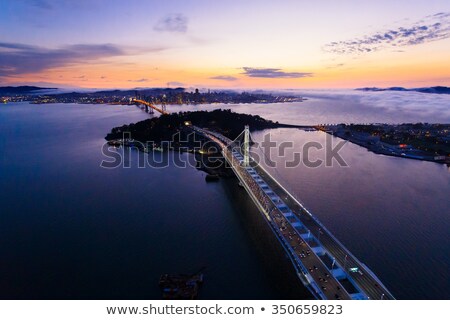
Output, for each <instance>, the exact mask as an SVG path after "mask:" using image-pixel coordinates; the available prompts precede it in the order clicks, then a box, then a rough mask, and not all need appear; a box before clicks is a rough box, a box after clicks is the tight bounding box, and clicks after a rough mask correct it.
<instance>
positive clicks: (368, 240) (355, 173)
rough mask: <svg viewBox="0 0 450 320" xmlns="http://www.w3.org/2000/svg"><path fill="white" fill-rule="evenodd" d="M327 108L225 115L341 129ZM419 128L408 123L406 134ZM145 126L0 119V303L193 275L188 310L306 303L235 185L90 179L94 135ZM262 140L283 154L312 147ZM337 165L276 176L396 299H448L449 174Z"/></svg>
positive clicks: (359, 113) (430, 168) (122, 118)
mask: <svg viewBox="0 0 450 320" xmlns="http://www.w3.org/2000/svg"><path fill="white" fill-rule="evenodd" d="M326 103H327V100H320V99H319V100H315V99H312V100H310V101H307V102H304V103H303V104H276V105H238V106H231V105H227V106H225V107H227V108H232V109H235V111H238V112H246V113H253V114H260V115H262V116H264V117H267V118H270V119H272V120H277V121H280V122H288V123H302V124H303V123H323V122H340V119H336V120H335V121H327V120H328V119H329V118H328V115H327V113H326V109H325V105H326ZM338 103H339V104H341V108H345V105H348V108H347V114H346V118H347V119H349V117H350V119H354V121H355V122H359V121H358V120H359V119H364V120H361V122H371V121H373V122H376V121H381V120H379V118H380V114H375V113H373V112H372V111H371V110H372V109H370V110H365V109H364V108H363V107H362V108H361V107H360V105H358V106H354V105H351V104H350V105H349V102H348V101H340V100H339V101H338ZM218 107H221V106H220V105H219V106H218V105H212V106H201V108H203V109H215V108H218ZM195 108H199V107H195V106H189V107H181V109H183V110H189V109H191V110H192V109H195ZM178 109H180V107H175V106H169V111H175V110H178ZM365 111H367V112H366V113H365ZM428 114H429V113H428ZM352 116H353V118H351V117H352ZM389 116H392V115H389ZM426 116H427V114H426V113H420V112H417V111H414V112H412V113H411V117H413V118H414V119H417V120H414V121H424V120H421V119H424V118H426ZM147 117H148V116H147V115H146V114H144V113H143V112H142V111H141V110H139V109H137V108H135V107H123V106H109V105H61V104H54V105H39V106H36V105H30V104H27V103H18V104H8V105H2V106H1V107H0V133H1V136H0V170H1V171H0V210H1V213H0V254H1V256H2V262H1V263H0V287H1V288H2V290H0V298H19V299H22V298H64V299H65V298H75V299H77V298H99V299H109V298H117V299H125V298H127V299H133V298H136V299H152V298H153V299H154V298H159V297H160V292H159V288H158V286H157V282H158V278H159V275H160V274H162V273H166V272H195V271H197V270H199V269H201V268H203V267H204V268H205V269H204V270H205V271H204V273H205V275H206V281H205V285H204V287H203V288H202V291H201V298H218V299H221V298H225V299H226V298H235V299H243V298H254V299H271V298H274V299H276V298H306V297H308V294H307V292H306V291H305V290H304V288H302V287H301V285H300V284H299V283H298V281H296V278H295V276H294V275H293V274H292V272H291V271H292V270H291V268H290V265H289V262H288V260H287V258H286V257H285V255H284V253H283V252H282V251H281V249H280V248H279V245H278V243H277V242H276V240H275V239H274V237H273V236H272V234H271V232H270V230H268V228H267V226H266V225H265V222H264V221H263V220H262V219H261V217H260V216H259V213H258V212H257V211H256V210H255V208H254V207H253V205H252V203H251V202H250V200H249V199H248V197H247V196H246V195H245V194H243V192H242V189H240V188H238V187H237V185H236V181H235V180H224V181H220V182H219V183H209V184H208V183H206V182H205V180H204V173H202V172H200V171H197V170H195V169H193V168H186V169H182V168H176V167H175V166H170V167H169V168H165V169H149V168H147V169H138V168H137V166H133V165H132V166H131V168H129V169H123V168H122V169H112V170H107V169H102V168H100V167H99V164H100V162H101V160H102V159H103V156H102V154H101V146H102V145H103V143H104V139H103V137H104V136H105V135H106V133H107V132H109V131H110V129H111V128H112V127H114V126H118V125H122V124H125V123H130V122H137V121H140V120H143V119H145V118H147ZM386 117H388V115H386ZM392 122H399V121H394V120H393V121H392ZM270 132H271V134H273V136H274V138H275V139H277V140H280V141H281V140H285V139H291V140H293V141H294V142H295V145H296V149H295V150H297V149H299V148H300V146H301V144H303V143H304V142H305V141H307V140H308V141H309V140H313V141H319V142H322V141H323V140H324V139H325V134H323V133H319V132H304V131H300V130H293V129H277V130H270ZM264 133H265V132H257V133H254V134H253V136H254V138H255V139H256V140H258V139H261V138H262V135H263V134H264ZM167 156H169V155H168V154H166V153H163V154H161V157H167ZM183 156H185V157H190V155H183ZM287 156H289V154H287ZM319 156H320V155H319ZM343 157H344V159H345V160H346V161H347V162H348V163H349V167H348V168H340V167H336V166H333V167H331V168H327V167H319V168H316V169H311V168H305V167H303V166H300V167H298V168H295V169H282V168H281V167H280V168H278V170H277V172H276V174H277V175H279V176H280V177H281V178H282V179H284V180H285V181H286V184H287V185H288V187H289V188H290V189H291V190H292V191H293V192H295V193H296V194H297V195H298V196H299V198H300V199H301V200H302V201H303V202H304V203H305V204H306V206H307V207H309V208H310V209H311V210H312V211H313V212H314V213H315V214H316V215H317V216H319V218H320V219H321V220H322V221H323V222H324V224H325V225H326V226H327V227H328V228H329V229H330V230H331V231H332V232H334V233H335V235H336V236H337V237H338V238H339V239H340V240H342V242H343V243H344V244H345V245H346V246H348V248H349V249H350V250H351V251H352V252H353V253H354V254H355V255H356V256H357V257H358V258H360V259H361V260H362V261H363V262H365V263H366V264H367V265H368V266H369V267H370V268H371V269H372V270H373V271H375V273H376V274H377V275H378V276H379V277H380V278H381V279H382V280H383V282H385V284H386V285H387V286H388V288H389V289H390V290H391V291H392V293H393V294H394V295H395V296H396V297H398V298H411V299H414V298H450V294H449V285H448V283H449V274H448V266H449V249H450V243H449V238H448V230H450V229H449V227H450V219H449V212H450V200H449V197H448V195H449V194H450V173H449V171H448V169H447V168H446V167H445V166H442V165H438V164H434V163H426V162H421V161H414V160H406V159H398V158H389V157H384V156H380V155H375V154H373V153H370V152H368V151H366V150H365V149H363V148H360V147H358V146H355V145H352V144H347V145H346V146H345V147H344V148H343ZM132 161H137V160H136V157H133V158H132Z"/></svg>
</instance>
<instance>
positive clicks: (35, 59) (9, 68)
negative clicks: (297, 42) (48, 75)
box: [0, 42, 167, 77]
mask: <svg viewBox="0 0 450 320" xmlns="http://www.w3.org/2000/svg"><path fill="white" fill-rule="evenodd" d="M165 49H167V48H164V47H154V48H150V47H148V48H139V49H137V48H124V47H121V46H117V45H114V44H74V45H68V46H63V47H60V48H52V49H49V48H44V47H38V46H33V45H26V44H20V43H7V42H0V76H3V77H4V76H11V75H19V74H27V73H36V72H40V71H43V70H47V69H52V68H58V67H64V66H68V65H74V64H79V63H88V62H92V61H95V60H99V59H103V58H110V57H117V56H126V55H133V54H141V53H144V52H155V51H162V50H165Z"/></svg>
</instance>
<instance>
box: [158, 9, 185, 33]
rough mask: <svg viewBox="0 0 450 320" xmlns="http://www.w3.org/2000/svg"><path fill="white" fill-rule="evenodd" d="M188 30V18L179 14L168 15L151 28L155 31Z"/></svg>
mask: <svg viewBox="0 0 450 320" xmlns="http://www.w3.org/2000/svg"><path fill="white" fill-rule="evenodd" d="M187 28H188V18H187V17H185V16H184V15H182V14H181V13H176V14H170V15H168V16H166V17H164V18H162V19H160V20H158V22H157V23H156V24H155V26H154V27H153V29H154V30H156V31H168V32H182V33H184V32H186V31H187Z"/></svg>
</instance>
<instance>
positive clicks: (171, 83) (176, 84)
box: [167, 81, 184, 87]
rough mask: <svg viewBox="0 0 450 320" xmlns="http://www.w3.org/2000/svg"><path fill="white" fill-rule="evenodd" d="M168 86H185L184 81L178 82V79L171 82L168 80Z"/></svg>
mask: <svg viewBox="0 0 450 320" xmlns="http://www.w3.org/2000/svg"><path fill="white" fill-rule="evenodd" d="M167 86H168V87H182V86H184V83H182V82H177V81H170V82H167Z"/></svg>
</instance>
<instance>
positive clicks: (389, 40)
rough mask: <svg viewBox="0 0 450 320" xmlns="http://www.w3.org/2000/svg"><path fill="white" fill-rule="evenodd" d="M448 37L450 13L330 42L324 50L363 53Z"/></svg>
mask: <svg viewBox="0 0 450 320" xmlns="http://www.w3.org/2000/svg"><path fill="white" fill-rule="evenodd" d="M449 37H450V13H444V12H440V13H437V14H434V15H431V16H427V17H425V18H424V19H422V20H421V21H418V22H416V23H414V24H412V25H410V26H408V27H396V28H391V29H389V30H384V31H378V32H375V33H373V34H370V35H366V36H364V37H361V38H355V39H352V40H347V41H337V42H336V41H335V42H330V43H328V44H326V45H325V46H324V48H323V49H324V51H326V52H330V53H335V54H357V55H359V54H364V53H368V52H374V51H378V50H381V49H383V48H397V47H405V46H413V45H418V44H422V43H427V42H431V41H437V40H443V39H447V38H449Z"/></svg>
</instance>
